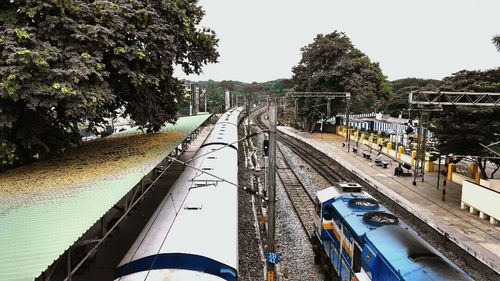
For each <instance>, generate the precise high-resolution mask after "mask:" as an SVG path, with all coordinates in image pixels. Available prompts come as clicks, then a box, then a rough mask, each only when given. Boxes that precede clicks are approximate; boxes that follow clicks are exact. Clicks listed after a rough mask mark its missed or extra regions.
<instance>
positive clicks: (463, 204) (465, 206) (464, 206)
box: [460, 202, 467, 210]
mask: <svg viewBox="0 0 500 281" xmlns="http://www.w3.org/2000/svg"><path fill="white" fill-rule="evenodd" d="M460 209H462V210H465V209H467V205H466V204H465V203H464V202H461V203H460Z"/></svg>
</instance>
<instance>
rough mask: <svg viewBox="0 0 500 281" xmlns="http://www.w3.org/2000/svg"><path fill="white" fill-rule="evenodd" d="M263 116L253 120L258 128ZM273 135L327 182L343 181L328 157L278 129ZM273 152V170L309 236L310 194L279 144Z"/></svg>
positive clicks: (262, 125) (312, 212) (262, 124)
mask: <svg viewBox="0 0 500 281" xmlns="http://www.w3.org/2000/svg"><path fill="white" fill-rule="evenodd" d="M263 115H264V111H263V112H261V113H259V114H257V115H256V117H255V119H254V122H255V124H256V125H257V126H259V127H260V128H261V129H267V127H268V126H267V124H265V122H264V121H263V120H262V117H263ZM276 136H277V141H278V143H281V144H283V145H285V146H287V147H288V148H289V149H290V150H292V151H293V152H294V153H295V154H297V155H298V156H299V157H301V158H302V159H303V160H304V161H305V162H306V163H308V164H309V165H310V166H311V167H312V168H313V169H315V170H316V171H317V172H318V173H319V174H320V175H321V176H322V177H324V178H325V180H327V181H328V182H329V183H330V184H332V185H333V184H334V183H335V182H339V181H345V178H344V177H342V176H341V175H339V174H338V173H337V172H336V171H334V170H332V169H331V168H330V167H331V166H332V165H331V164H330V163H329V161H331V160H330V158H328V157H327V156H326V155H324V154H323V153H321V152H319V151H317V150H315V149H314V148H312V147H309V146H308V145H304V144H303V143H300V142H298V141H295V140H292V139H291V138H290V137H288V136H286V135H283V134H281V133H279V132H277V134H276ZM276 152H277V153H276V157H277V159H276V160H277V161H276V166H277V169H276V170H277V173H278V176H279V178H280V180H281V183H282V184H283V186H284V188H285V192H286V193H287V195H288V198H290V201H291V203H292V206H293V208H294V210H295V212H296V213H297V215H298V217H299V220H300V222H301V224H302V227H303V228H304V230H305V231H306V233H307V235H308V237H309V238H311V237H313V235H314V225H313V221H314V217H315V209H314V199H313V195H312V194H310V193H309V191H307V189H306V188H305V187H304V186H303V184H302V182H301V181H300V180H299V178H298V176H297V175H296V174H295V172H294V171H293V170H292V169H291V167H290V164H289V163H288V162H287V161H288V160H287V159H286V157H284V156H283V152H282V151H281V149H280V148H279V146H278V149H277V151H276Z"/></svg>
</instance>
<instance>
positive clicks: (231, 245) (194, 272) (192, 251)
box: [114, 107, 243, 281]
mask: <svg viewBox="0 0 500 281" xmlns="http://www.w3.org/2000/svg"><path fill="white" fill-rule="evenodd" d="M242 111H243V108H242V107H239V108H233V109H231V110H229V111H227V112H226V113H224V114H223V115H222V116H221V117H220V119H219V120H218V121H217V122H216V123H215V125H214V127H213V128H212V130H211V132H210V133H209V135H208V136H207V138H206V139H205V141H204V142H203V144H202V145H201V146H200V149H199V150H198V151H197V152H196V153H195V155H194V157H193V159H194V160H193V161H192V162H189V166H186V169H185V170H184V171H183V172H182V174H181V175H180V177H179V178H178V179H177V181H176V182H175V184H174V185H173V186H172V188H171V189H170V191H169V192H168V194H167V195H166V196H165V198H164V199H163V201H162V202H161V203H160V205H159V207H158V208H157V209H156V211H155V213H154V214H153V216H152V217H151V219H150V220H149V221H148V223H147V224H146V226H145V228H144V229H143V230H142V232H141V233H140V234H139V236H138V237H137V239H136V240H135V242H134V243H133V245H132V247H131V248H130V249H129V251H128V252H127V253H126V254H125V256H124V257H123V259H122V260H121V262H120V263H119V265H118V267H117V268H116V270H115V276H114V278H115V280H121V281H132V280H207V281H220V280H227V281H233V280H236V279H237V276H238V189H237V187H236V186H235V184H237V183H238V142H237V141H238V124H239V121H240V120H241V118H242V116H240V115H242V114H241V112H242ZM214 176H216V177H214Z"/></svg>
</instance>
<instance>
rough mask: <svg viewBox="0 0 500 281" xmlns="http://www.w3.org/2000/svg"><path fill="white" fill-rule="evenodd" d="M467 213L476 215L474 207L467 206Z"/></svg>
mask: <svg viewBox="0 0 500 281" xmlns="http://www.w3.org/2000/svg"><path fill="white" fill-rule="evenodd" d="M469 213H471V214H473V215H475V214H476V213H477V210H476V209H474V207H472V206H469Z"/></svg>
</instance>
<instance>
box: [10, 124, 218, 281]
mask: <svg viewBox="0 0 500 281" xmlns="http://www.w3.org/2000/svg"><path fill="white" fill-rule="evenodd" d="M209 116H210V115H198V116H191V117H184V118H180V119H179V121H178V122H177V124H176V125H175V126H174V125H171V124H169V125H167V126H165V127H164V128H163V129H162V131H169V130H172V131H174V130H175V131H182V132H184V136H183V137H182V138H180V139H179V140H178V141H177V142H176V143H172V144H171V145H170V147H169V148H168V149H166V150H165V151H164V152H163V153H162V154H161V155H158V156H157V157H155V158H153V159H150V160H148V161H147V163H146V164H144V165H143V166H141V167H132V168H131V169H128V170H126V171H122V172H120V173H119V174H115V175H109V176H107V177H106V178H104V179H101V180H99V181H97V182H92V183H85V182H82V183H80V184H77V185H75V186H71V187H62V188H57V189H51V190H47V191H45V192H39V193H38V194H34V195H33V194H31V195H30V196H26V194H18V195H16V194H15V195H9V196H5V197H2V198H0V280H2V281H3V280H33V279H35V278H36V277H38V276H39V275H40V274H41V273H42V272H43V271H45V270H46V269H47V267H48V266H49V265H51V264H52V263H53V262H54V260H56V259H57V258H59V256H60V255H62V254H63V253H64V252H65V251H66V250H67V249H68V248H69V247H70V246H71V245H72V244H73V243H75V242H76V241H77V240H78V239H79V238H80V237H81V236H82V235H83V234H84V233H85V232H86V231H87V230H88V229H89V228H90V227H91V226H92V225H94V224H95V223H96V222H97V221H98V220H99V219H100V218H101V217H102V216H103V215H104V214H105V213H106V212H107V211H108V210H109V209H111V208H112V207H113V206H114V205H115V204H116V203H117V202H118V201H119V200H120V199H121V198H122V197H123V196H124V195H125V194H127V193H128V192H129V190H130V189H132V188H133V187H134V186H135V185H136V184H137V183H138V182H139V181H140V180H141V179H142V178H143V177H144V175H146V174H147V173H148V172H149V171H151V170H152V169H153V168H154V167H155V166H156V165H158V164H159V162H160V161H161V160H162V159H163V158H165V157H166V155H168V154H169V153H170V152H171V151H172V149H173V148H175V147H176V146H178V145H179V144H180V143H181V141H182V140H183V139H184V138H185V137H186V136H188V135H189V134H190V133H192V132H193V131H194V130H195V129H196V128H197V127H199V126H200V125H201V124H202V123H203V122H204V121H205V120H206V119H207V118H208V117H209ZM135 132H137V130H135V129H129V130H127V131H124V132H121V133H120V134H131V133H135ZM139 132H140V131H139Z"/></svg>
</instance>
